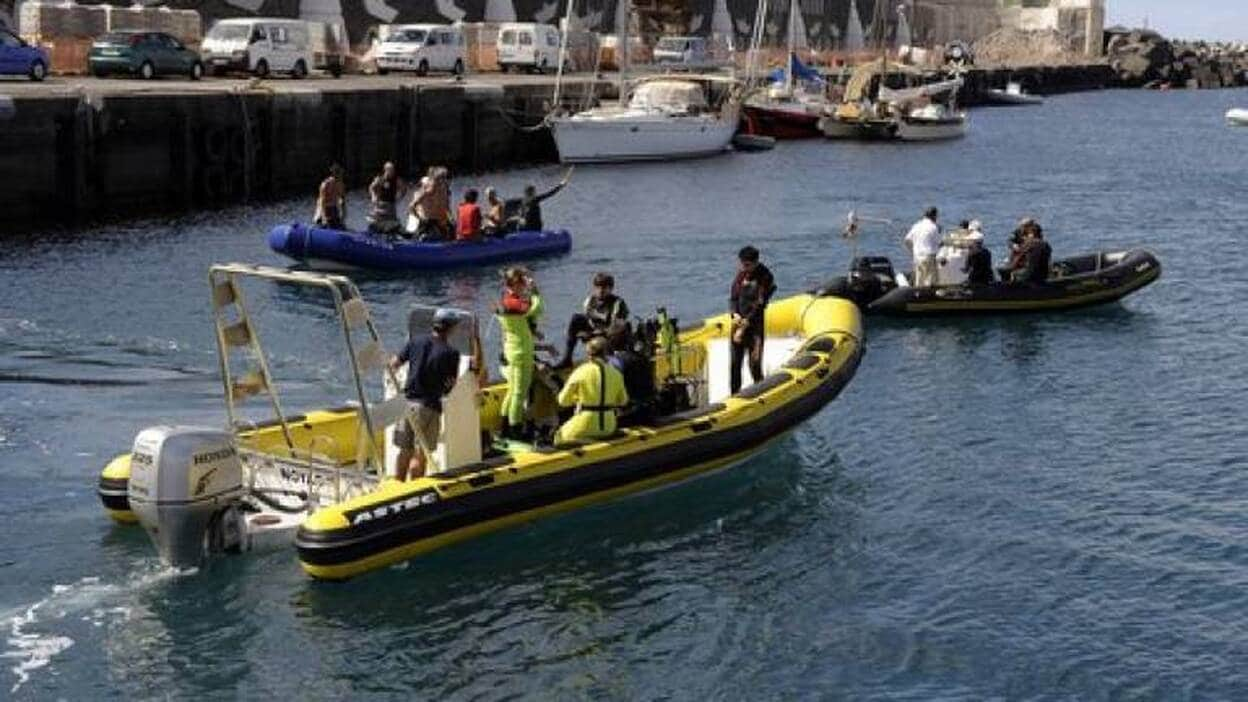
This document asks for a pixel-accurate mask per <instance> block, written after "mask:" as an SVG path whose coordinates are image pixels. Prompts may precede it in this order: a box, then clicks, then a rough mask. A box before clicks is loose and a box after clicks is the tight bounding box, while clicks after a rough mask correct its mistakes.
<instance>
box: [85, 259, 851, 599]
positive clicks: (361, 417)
mask: <svg viewBox="0 0 1248 702" xmlns="http://www.w3.org/2000/svg"><path fill="white" fill-rule="evenodd" d="M249 282H264V283H280V284H283V285H302V286H308V287H310V288H318V289H320V290H322V291H323V292H327V293H330V294H331V297H332V301H333V305H334V309H335V311H336V313H337V317H338V319H339V323H340V324H339V326H341V328H342V332H343V338H344V340H345V341H346V343H345V349H346V351H347V356H348V364H347V365H348V366H349V367H350V369H351V375H352V377H353V378H354V384H355V386H356V395H357V397H356V399H355V400H354V401H353V402H352V404H350V405H348V406H344V407H338V408H333V409H324V410H315V411H310V412H307V413H306V414H294V415H292V414H287V413H285V412H284V411H283V405H282V402H281V398H280V396H279V393H278V392H277V390H276V385H275V381H274V379H273V378H272V375H271V373H270V372H269V367H268V364H267V360H266V359H267V355H266V354H265V353H264V351H263V348H262V347H261V346H260V344H259V335H258V334H257V333H256V325H257V324H258V320H257V319H256V318H255V317H254V316H253V315H250V314H248V312H247V309H246V307H245V305H244V304H243V300H244V295H243V292H242V290H243V287H244V286H245V285H247V284H248V283H249ZM210 285H211V289H212V291H213V309H214V312H213V319H214V325H215V328H216V332H217V338H218V350H219V355H220V361H221V368H222V382H223V388H224V392H225V401H226V409H227V418H228V423H227V427H226V428H225V429H219V428H203V427H187V426H168V425H161V426H157V427H150V428H148V429H145V430H143V431H142V432H140V433H139V435H138V436H137V437H136V438H135V440H134V446H133V451H132V452H131V453H127V454H124V455H122V456H118V457H117V458H116V459H114V460H113V461H112V462H111V463H109V465H108V466H107V467H106V468H105V469H104V471H103V473H102V474H101V476H100V487H99V493H100V498H101V500H102V502H103V503H104V507H105V509H106V510H107V511H108V513H109V514H110V515H111V516H112V517H113V518H114V519H115V520H117V521H119V522H125V523H131V522H137V523H139V524H142V525H143V527H144V528H145V529H146V531H147V532H148V534H149V536H151V538H152V541H153V543H154V545H155V546H156V548H157V550H158V551H159V553H160V555H161V558H162V559H163V560H165V561H167V562H169V563H170V564H171V565H174V566H177V567H182V566H194V565H197V564H199V563H200V562H201V561H202V559H203V558H204V557H206V556H207V555H210V554H212V553H237V552H245V551H249V550H255V549H258V548H264V547H268V546H274V545H276V546H280V547H285V548H289V545H290V543H291V541H292V540H293V541H294V543H295V546H296V548H297V550H298V553H299V559H300V561H301V563H302V565H303V567H304V569H305V570H306V571H307V572H308V573H309V574H310V575H311V576H313V577H316V578H323V579H345V578H350V577H352V576H355V575H359V574H361V573H365V572H368V571H370V570H374V569H377V568H381V567H384V566H386V565H389V564H392V563H397V562H401V561H404V560H407V559H410V558H413V557H415V556H418V555H420V554H422V553H425V552H428V551H431V550H433V549H436V548H439V547H441V546H444V545H447V544H450V543H454V542H456V541H460V540H463V539H467V538H470V537H473V536H476V535H479V534H482V533H485V532H488V531H492V530H495V529H500V528H503V527H506V526H509V525H512V524H517V523H520V522H524V521H528V520H532V519H536V518H538V517H542V516H546V515H550V514H555V513H558V512H564V511H568V510H572V509H577V508H580V507H582V506H585V505H589V504H592V503H595V502H600V501H604V500H609V499H613V498H616V497H621V496H624V495H628V494H632V493H636V492H641V491H644V490H650V489H654V488H657V487H661V486H665V485H669V484H672V483H677V482H680V481H682V480H686V479H689V478H692V477H695V476H699V475H703V474H706V473H710V472H713V471H716V470H719V469H723V468H725V467H727V466H729V465H732V464H734V463H737V462H740V461H741V460H743V459H745V458H748V457H749V456H751V455H753V454H755V453H757V452H759V451H760V450H762V449H763V448H764V447H765V446H766V445H767V444H768V443H769V442H770V441H772V440H774V439H776V438H778V437H780V436H782V435H783V434H785V433H786V432H788V431H790V430H792V429H794V428H795V427H796V426H797V425H798V424H800V423H801V422H802V421H804V420H805V419H807V418H809V417H810V416H812V415H813V414H815V413H816V412H818V411H819V410H820V409H822V408H823V407H824V406H825V405H826V404H828V403H829V402H831V401H832V399H833V398H835V397H836V396H837V394H838V393H840V391H841V390H842V389H843V388H844V387H845V385H846V384H847V383H848V382H849V381H850V379H851V378H852V377H853V375H854V372H855V371H856V369H857V367H858V363H859V361H860V359H861V357H862V353H863V343H862V322H861V318H860V316H859V311H858V308H857V306H856V305H854V304H853V303H852V302H849V301H847V300H843V299H839V298H832V297H823V298H821V297H815V296H812V295H799V296H796V297H791V298H788V299H785V300H780V301H776V302H773V303H772V304H771V305H770V306H769V307H768V310H767V317H766V325H767V329H766V334H767V342H766V353H765V355H764V359H763V366H764V370H765V372H766V377H765V378H764V379H763V380H762V381H760V382H758V383H755V384H754V385H751V386H748V387H746V388H744V389H743V390H741V391H740V392H738V393H736V394H733V393H731V392H730V389H729V366H730V363H729V359H730V357H731V348H730V343H729V338H728V337H729V329H730V319H729V317H728V315H721V316H717V317H712V318H710V319H707V320H705V321H703V322H702V323H701V324H698V325H696V326H694V327H692V328H689V329H686V330H685V331H683V332H681V333H680V334H679V335H678V336H677V338H675V339H672V338H671V334H670V326H669V327H667V328H666V331H665V333H664V334H661V335H659V338H660V339H661V341H660V343H657V344H656V345H655V346H654V347H652V348H653V350H654V352H655V353H654V355H653V357H650V358H649V359H648V362H649V363H650V364H651V367H652V368H653V370H654V378H655V381H656V385H657V386H659V388H658V389H659V394H660V395H661V396H663V397H666V398H667V399H669V400H673V401H672V402H670V403H658V404H656V405H654V406H653V407H651V411H650V412H648V413H647V414H646V418H645V419H644V420H637V419H635V418H634V421H632V422H630V423H628V424H627V425H626V426H625V428H624V429H622V430H620V431H618V432H616V433H615V434H613V435H612V436H610V437H607V438H604V439H601V440H596V441H593V442H587V443H582V444H576V445H567V446H559V447H556V448H551V447H542V446H533V445H529V444H524V443H520V442H514V441H513V442H506V443H494V442H483V441H482V439H483V435H490V436H493V435H497V434H498V433H499V429H500V428H501V427H500V424H501V420H500V416H499V409H500V407H501V405H502V401H503V398H504V396H505V394H506V386H505V385H502V384H492V385H487V386H485V387H480V386H479V385H478V378H477V374H476V372H475V370H474V368H473V366H472V365H470V364H468V363H467V357H465V360H464V362H463V363H461V371H460V372H461V375H460V376H459V378H458V379H457V381H456V384H455V387H454V389H452V391H451V393H450V394H449V395H448V396H447V397H446V399H445V402H444V406H445V409H444V413H443V424H442V431H441V435H440V439H439V447H438V451H437V454H436V456H435V457H434V462H433V466H432V468H433V470H432V472H431V473H430V475H428V476H426V477H423V478H419V479H416V480H412V481H409V482H399V481H396V480H394V479H392V478H387V477H385V476H386V473H387V470H386V469H387V468H388V467H389V466H391V465H393V463H394V458H395V457H396V456H395V454H396V450H395V449H394V447H393V444H392V443H391V442H390V441H388V440H387V438H388V435H389V433H390V432H391V431H392V430H393V427H394V426H395V424H396V422H398V421H402V417H403V416H404V414H403V413H404V412H405V411H406V408H407V402H406V401H405V400H404V399H403V398H402V397H401V396H397V397H396V396H393V388H395V387H399V384H400V383H399V379H398V378H397V377H394V376H393V374H391V375H390V376H389V377H386V378H385V380H386V384H387V385H388V386H389V387H390V388H391V391H390V392H391V395H390V396H388V397H386V398H384V399H381V400H380V401H378V400H376V397H375V390H376V389H377V385H378V383H376V380H377V378H375V377H373V376H372V375H370V373H371V372H372V371H376V370H378V369H384V368H385V362H384V361H385V359H387V358H389V356H388V355H387V354H386V353H385V351H384V350H383V349H382V348H381V345H380V336H379V334H378V333H377V330H376V328H375V326H374V325H373V323H372V321H371V318H370V316H369V314H368V311H367V308H366V307H365V305H364V303H363V300H362V299H361V298H360V296H359V291H358V290H356V289H355V287H354V285H353V284H352V283H351V282H350V281H349V280H348V279H346V278H342V277H339V276H328V275H321V274H312V273H307V272H292V271H284V270H280V269H269V268H265V267H257V266H248V265H245V264H222V265H218V266H214V267H212V269H211V271H210ZM426 312H429V311H428V310H426V311H424V312H420V313H418V312H417V311H415V310H414V311H413V317H412V320H410V324H411V325H412V326H411V327H410V329H409V331H410V333H419V331H420V329H419V327H418V325H417V320H418V319H420V318H422V317H421V316H422V315H424V314H425V313H426ZM465 314H466V313H465ZM456 329H457V330H462V331H463V332H464V336H465V338H463V339H453V340H452V343H454V344H459V345H461V346H462V348H461V352H463V353H467V352H469V351H471V352H472V353H478V352H479V350H480V345H479V340H478V339H477V333H476V327H475V320H474V321H472V322H471V323H470V324H468V323H463V322H461V324H459V325H458V326H457V327H456ZM647 338H649V337H647ZM479 365H480V363H478V364H477V366H478V367H479ZM383 372H384V370H383ZM552 382H558V379H554V380H552ZM538 394H540V393H538ZM248 398H253V399H267V400H268V401H267V402H265V403H264V405H262V407H261V409H263V407H264V406H267V407H268V408H269V409H270V410H271V411H272V412H273V413H274V414H275V415H276V418H275V419H273V420H264V419H261V418H258V417H257V415H256V414H255V413H254V412H251V413H248V414H244V413H243V410H242V408H243V405H242V404H240V403H244V402H245V401H247V399H248ZM532 404H533V407H532V408H531V409H532V412H533V414H534V415H535V418H536V415H539V414H542V413H543V411H544V410H542V409H539V407H540V406H541V405H542V400H541V399H540V398H538V397H535V398H534V400H533V403H532ZM549 410H550V408H549V407H546V408H545V414H544V415H543V416H544V417H545V418H546V419H550V416H551V415H550V412H549ZM248 416H250V417H253V418H254V419H250V420H249V419H247V417H248ZM622 421H623V420H622Z"/></svg>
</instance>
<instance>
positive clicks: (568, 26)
mask: <svg viewBox="0 0 1248 702" xmlns="http://www.w3.org/2000/svg"><path fill="white" fill-rule="evenodd" d="M574 2H575V0H568V9H567V11H566V12H565V13H564V15H563V31H562V32H560V33H559V70H558V72H556V73H555V97H554V100H553V105H552V106H553V108H554V109H555V110H558V109H559V97H560V93H562V92H563V66H564V64H565V63H567V56H568V35H569V34H571V33H572V5H573V4H574Z"/></svg>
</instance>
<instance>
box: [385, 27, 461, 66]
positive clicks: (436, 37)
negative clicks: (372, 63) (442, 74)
mask: <svg viewBox="0 0 1248 702" xmlns="http://www.w3.org/2000/svg"><path fill="white" fill-rule="evenodd" d="M374 56H375V57H376V60H377V72H378V73H379V74H383V75H384V74H385V73H387V72H389V71H416V75H418V76H423V75H425V74H426V73H428V72H429V71H450V72H451V73H454V74H455V75H463V73H464V67H465V66H466V65H467V61H468V58H467V53H466V51H465V49H464V32H463V30H462V29H461V28H460V27H459V26H457V25H453V24H452V25H447V24H396V25H391V26H390V27H389V31H388V32H386V34H385V35H384V36H383V37H382V38H381V44H380V45H379V46H378V47H377V49H376V52H375V53H374Z"/></svg>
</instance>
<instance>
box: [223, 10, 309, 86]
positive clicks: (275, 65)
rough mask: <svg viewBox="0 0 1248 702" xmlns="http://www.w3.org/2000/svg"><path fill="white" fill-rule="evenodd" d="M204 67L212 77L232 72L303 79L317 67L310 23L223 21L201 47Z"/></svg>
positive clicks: (256, 19)
mask: <svg viewBox="0 0 1248 702" xmlns="http://www.w3.org/2000/svg"><path fill="white" fill-rule="evenodd" d="M200 57H201V59H202V60H203V63H204V67H205V68H207V69H208V70H209V71H210V72H211V73H212V74H213V75H221V74H223V73H226V72H231V71H243V72H247V73H253V74H255V75H257V76H259V77H261V78H263V77H265V76H267V75H269V74H270V73H288V74H290V76H291V77H292V78H303V77H304V76H306V75H308V71H309V70H310V69H311V68H312V67H313V66H314V65H315V63H314V59H313V56H312V45H311V42H310V41H309V39H308V23H307V22H304V21H303V20H295V19H266V18H251V17H248V18H239V19H223V20H220V21H219V22H217V23H216V24H214V25H212V29H210V30H208V34H207V35H206V36H205V37H204V41H203V43H202V44H201V45H200Z"/></svg>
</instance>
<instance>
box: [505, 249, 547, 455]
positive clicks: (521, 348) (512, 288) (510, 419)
mask: <svg viewBox="0 0 1248 702" xmlns="http://www.w3.org/2000/svg"><path fill="white" fill-rule="evenodd" d="M495 313H496V314H497V315H498V324H499V326H500V327H502V329H503V358H504V359H505V360H506V361H507V365H506V366H504V367H503V377H504V378H506V379H507V395H506V397H504V398H503V406H502V409H501V413H502V416H503V435H504V436H507V437H508V438H519V435H520V433H521V432H522V430H523V428H524V419H525V408H526V405H527V404H528V400H529V386H531V385H532V384H533V367H534V364H535V362H536V348H535V342H534V334H535V332H534V327H535V326H536V324H537V318H538V317H539V316H540V315H541V314H542V296H541V295H540V294H538V292H537V285H535V284H534V282H533V278H532V277H531V276H530V275H529V272H528V271H527V270H525V269H524V268H520V267H513V268H508V269H507V270H506V271H504V272H503V297H502V299H501V300H499V303H498V305H497V307H495Z"/></svg>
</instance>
